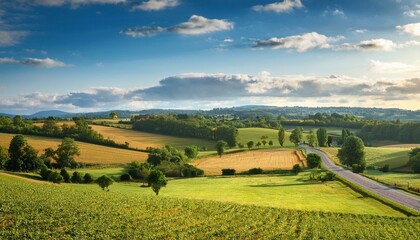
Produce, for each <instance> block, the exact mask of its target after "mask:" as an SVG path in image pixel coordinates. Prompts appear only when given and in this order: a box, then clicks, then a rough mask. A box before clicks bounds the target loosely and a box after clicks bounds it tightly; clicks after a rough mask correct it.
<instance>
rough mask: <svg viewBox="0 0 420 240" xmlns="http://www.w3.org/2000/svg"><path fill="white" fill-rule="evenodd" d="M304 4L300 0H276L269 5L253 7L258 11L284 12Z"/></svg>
mask: <svg viewBox="0 0 420 240" xmlns="http://www.w3.org/2000/svg"><path fill="white" fill-rule="evenodd" d="M302 7H303V4H302V2H301V1H300V0H284V1H283V2H274V3H270V4H267V5H256V6H253V7H252V9H254V10H255V11H257V12H262V11H273V12H276V13H284V12H290V11H292V10H293V9H294V8H302Z"/></svg>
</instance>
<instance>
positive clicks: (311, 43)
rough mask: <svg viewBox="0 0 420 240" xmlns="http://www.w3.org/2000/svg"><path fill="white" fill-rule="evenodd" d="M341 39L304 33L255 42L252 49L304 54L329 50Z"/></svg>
mask: <svg viewBox="0 0 420 240" xmlns="http://www.w3.org/2000/svg"><path fill="white" fill-rule="evenodd" d="M341 38H342V37H327V36H325V35H323V34H319V33H317V32H311V33H305V34H302V35H294V36H288V37H283V38H276V37H275V38H270V39H268V40H257V41H255V44H254V46H253V47H254V48H272V49H295V50H296V51H298V52H305V51H307V50H310V49H314V48H330V47H331V45H330V43H333V42H336V41H337V40H339V39H341Z"/></svg>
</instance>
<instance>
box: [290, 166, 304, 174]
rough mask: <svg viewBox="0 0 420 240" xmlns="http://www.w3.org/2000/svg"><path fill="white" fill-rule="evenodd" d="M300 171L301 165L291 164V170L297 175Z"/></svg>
mask: <svg viewBox="0 0 420 240" xmlns="http://www.w3.org/2000/svg"><path fill="white" fill-rule="evenodd" d="M300 171H302V167H301V166H300V165H299V164H295V165H293V168H292V172H293V173H294V174H295V175H298V174H299V172H300Z"/></svg>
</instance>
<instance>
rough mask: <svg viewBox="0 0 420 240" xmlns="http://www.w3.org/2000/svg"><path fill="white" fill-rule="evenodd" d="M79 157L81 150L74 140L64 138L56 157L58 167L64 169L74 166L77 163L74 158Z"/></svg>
mask: <svg viewBox="0 0 420 240" xmlns="http://www.w3.org/2000/svg"><path fill="white" fill-rule="evenodd" d="M79 155H80V150H79V147H78V146H77V144H76V142H75V141H74V139H72V138H64V139H63V140H62V141H61V144H60V145H58V148H57V150H56V151H55V156H54V157H55V160H56V161H57V164H58V166H59V167H61V168H64V167H71V166H73V165H74V164H75V163H76V161H75V160H74V157H75V156H79Z"/></svg>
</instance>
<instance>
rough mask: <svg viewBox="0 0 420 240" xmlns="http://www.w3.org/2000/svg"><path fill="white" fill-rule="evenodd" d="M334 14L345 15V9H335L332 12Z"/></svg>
mask: <svg viewBox="0 0 420 240" xmlns="http://www.w3.org/2000/svg"><path fill="white" fill-rule="evenodd" d="M332 15H335V16H345V14H344V12H343V10H339V9H335V10H334V11H333V12H332Z"/></svg>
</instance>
